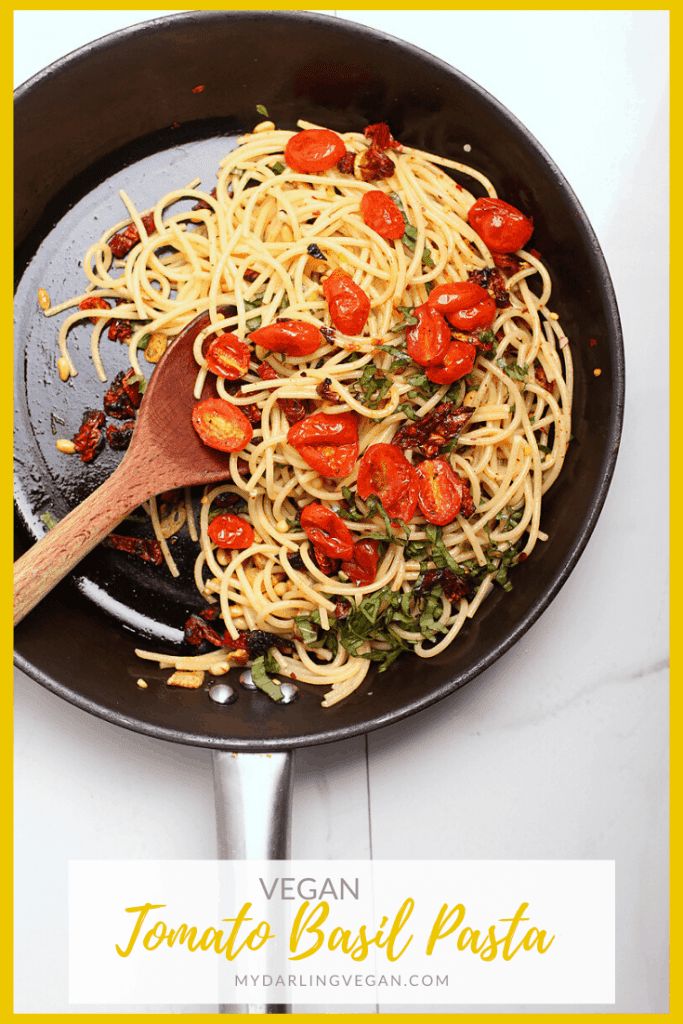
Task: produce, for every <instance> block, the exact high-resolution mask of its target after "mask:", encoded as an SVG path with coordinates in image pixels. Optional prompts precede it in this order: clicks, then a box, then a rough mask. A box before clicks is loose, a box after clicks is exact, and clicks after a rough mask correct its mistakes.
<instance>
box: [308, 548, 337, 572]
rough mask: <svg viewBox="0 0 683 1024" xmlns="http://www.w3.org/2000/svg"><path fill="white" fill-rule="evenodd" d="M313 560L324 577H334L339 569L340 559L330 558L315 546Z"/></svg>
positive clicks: (312, 554)
mask: <svg viewBox="0 0 683 1024" xmlns="http://www.w3.org/2000/svg"><path fill="white" fill-rule="evenodd" d="M311 560H312V561H313V562H314V563H315V565H317V566H318V568H319V569H320V571H321V573H322V574H323V576H334V575H335V574H336V572H337V570H338V569H339V559H338V558H330V556H329V555H326V554H325V552H324V551H321V550H320V548H318V547H316V546H315V544H314V545H313V551H312V552H311Z"/></svg>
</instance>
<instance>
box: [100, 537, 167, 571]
mask: <svg viewBox="0 0 683 1024" xmlns="http://www.w3.org/2000/svg"><path fill="white" fill-rule="evenodd" d="M102 543H103V544H104V546H105V547H106V548H116V550H117V551H126V552H127V553H128V554H129V555H137V556H138V558H141V559H142V561H143V562H154V564H155V565H161V563H162V562H163V560H164V556H163V555H162V553H161V544H160V543H159V541H158V540H147V539H143V538H141V537H122V536H121V535H120V534H118V533H110V534H109V536H108V537H105V538H104V540H103V541H102Z"/></svg>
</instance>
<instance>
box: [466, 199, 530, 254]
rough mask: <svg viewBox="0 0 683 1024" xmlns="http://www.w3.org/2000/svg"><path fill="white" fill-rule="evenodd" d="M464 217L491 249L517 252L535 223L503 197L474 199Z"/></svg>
mask: <svg viewBox="0 0 683 1024" xmlns="http://www.w3.org/2000/svg"><path fill="white" fill-rule="evenodd" d="M467 219H468V220H469V222H470V224H471V225H472V227H473V228H474V230H475V231H476V232H477V234H478V235H479V236H480V238H482V239H483V241H484V242H485V244H486V245H487V246H488V248H489V249H490V251H491V252H516V251H517V250H518V249H521V248H522V246H523V245H526V243H527V242H528V241H529V239H530V238H531V236H532V235H533V233H534V223H533V221H532V220H531V219H530V218H529V217H525V216H524V214H523V213H522V212H521V210H518V209H517V207H516V206H511V205H510V203H506V202H504V201H503V200H502V199H477V201H476V203H474V205H473V206H471V207H470V210H469V213H468V215H467Z"/></svg>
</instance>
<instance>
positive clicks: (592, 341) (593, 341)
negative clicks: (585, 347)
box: [590, 338, 598, 348]
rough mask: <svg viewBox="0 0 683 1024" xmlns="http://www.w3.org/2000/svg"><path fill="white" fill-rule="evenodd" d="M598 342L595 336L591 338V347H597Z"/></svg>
mask: <svg viewBox="0 0 683 1024" xmlns="http://www.w3.org/2000/svg"><path fill="white" fill-rule="evenodd" d="M597 344H598V343H597V341H596V340H595V338H591V340H590V347H591V348H595V347H596V345H597Z"/></svg>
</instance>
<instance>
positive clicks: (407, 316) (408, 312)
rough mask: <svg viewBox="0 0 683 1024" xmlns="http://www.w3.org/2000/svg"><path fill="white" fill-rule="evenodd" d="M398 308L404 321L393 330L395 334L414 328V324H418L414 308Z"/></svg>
mask: <svg viewBox="0 0 683 1024" xmlns="http://www.w3.org/2000/svg"><path fill="white" fill-rule="evenodd" d="M396 308H397V310H398V311H399V313H403V320H401V322H400V324H397V325H396V327H392V328H391V331H392V333H393V334H396V333H397V332H398V331H403V330H405V328H406V327H412V326H413V324H416V323H417V317H416V316H415V315H414V314H413V308H414V307H413V306H397V307H396Z"/></svg>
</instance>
